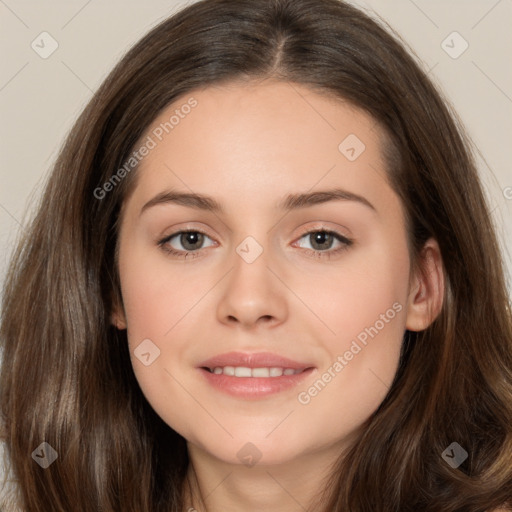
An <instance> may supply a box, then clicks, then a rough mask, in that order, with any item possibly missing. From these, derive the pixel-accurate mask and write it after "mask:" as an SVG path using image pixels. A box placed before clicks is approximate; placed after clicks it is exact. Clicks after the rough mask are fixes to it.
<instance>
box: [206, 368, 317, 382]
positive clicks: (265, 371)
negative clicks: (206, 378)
mask: <svg viewBox="0 0 512 512" xmlns="http://www.w3.org/2000/svg"><path fill="white" fill-rule="evenodd" d="M202 369H203V370H206V371H209V372H210V373H213V374H215V375H228V376H229V377H238V378H240V377H242V378H243V377H250V378H256V379H261V378H276V377H282V376H283V375H286V376H287V375H298V374H299V373H302V372H304V371H306V370H309V369H311V368H302V369H298V370H296V369H294V368H284V367H278V366H272V367H265V366H262V367H261V368H249V367H247V366H224V367H222V366H215V367H213V368H210V367H207V366H203V367H202Z"/></svg>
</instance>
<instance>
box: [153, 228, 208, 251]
mask: <svg viewBox="0 0 512 512" xmlns="http://www.w3.org/2000/svg"><path fill="white" fill-rule="evenodd" d="M205 238H208V239H210V240H211V238H210V237H209V236H208V235H206V233H203V232H202V231H197V230H192V229H188V230H182V231H177V232H176V233H172V234H171V235H168V236H166V237H165V238H163V239H162V240H160V241H159V242H158V245H159V246H160V247H161V248H162V249H163V250H164V251H165V252H167V253H169V254H172V255H173V256H177V257H178V258H187V257H188V256H189V255H191V254H193V253H194V252H198V251H199V249H202V248H203V243H204V241H205ZM174 239H175V240H174ZM210 245H213V244H210ZM180 246H181V247H180ZM193 257H194V258H195V257H196V256H195V255H193Z"/></svg>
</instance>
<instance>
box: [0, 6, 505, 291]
mask: <svg viewBox="0 0 512 512" xmlns="http://www.w3.org/2000/svg"><path fill="white" fill-rule="evenodd" d="M186 3H190V2H184V1H176V0H174V1H170V0H167V1H164V0H150V1H149V2H141V1H139V2H136V1H134V0H128V1H127V0H124V1H121V0H115V1H113V0H109V1H106V0H89V1H87V0H47V1H44V2H38V1H37V0H32V1H29V0H0V48H1V56H2V66H1V69H0V115H1V117H0V120H1V121H0V144H1V145H0V282H3V278H4V274H5V270H6V263H7V259H8V257H9V253H10V250H11V247H12V245H13V242H14V240H15V238H16V234H17V231H18V230H19V229H23V228H22V227H21V226H22V225H23V223H24V221H25V220H26V216H27V215H28V214H29V213H30V208H31V205H32V204H33V202H34V201H33V198H34V197H35V196H34V195H37V194H39V192H40V188H41V184H42V182H43V180H44V178H45V176H46V175H47V173H48V172H49V170H50V168H51V165H52V164H53V162H54V160H55V157H56V154H57V151H58V148H59V147H60V145H61V143H62V141H63V139H64V136H65V134H66V133H67V132H68V130H69V129H70V127H71V126H72V124H73V122H74V120H75V119H76V117H77V116H78V114H79V112H80V111H81V109H82V108H83V107H84V105H85V104H86V102H87V101H88V100H89V99H90V98H91V96H92V94H93V91H95V90H96V88H97V87H98V86H99V84H100V83H101V82H102V80H103V79H104V78H105V76H106V75H107V73H108V72H109V71H110V69H111V68H112V67H113V65H114V64H115V63H116V62H117V61H118V60H119V58H120V57H121V56H122V55H123V53H124V52H125V51H126V50H127V48H128V47H129V46H130V45H132V44H133V43H134V42H135V41H137V40H138V39H139V38H140V37H141V36H142V35H143V34H145V33H146V32H147V31H148V30H149V29H150V28H151V27H153V26H154V25H155V24H156V23H157V22H158V21H160V20H161V19H162V18H164V17H167V16H169V15H171V14H172V13H173V12H175V11H176V10H178V9H179V8H180V6H182V5H185V4H186ZM353 3H355V4H357V5H359V6H361V7H363V8H364V9H365V10H368V12H370V13H378V15H380V16H381V17H383V18H384V19H385V20H386V21H387V22H388V23H389V24H390V25H391V26H392V27H393V28H394V29H395V30H396V31H397V32H398V33H400V34H401V36H402V37H403V39H405V40H406V41H407V42H408V44H409V45H410V46H411V47H412V48H413V49H414V51H415V53H416V54H417V56H418V59H419V60H420V61H421V63H422V65H423V66H424V67H425V68H426V69H427V70H430V76H431V77H432V78H433V79H434V81H435V82H436V83H437V84H439V85H440V87H441V88H442V90H443V91H444V93H445V95H446V97H448V98H449V100H450V101H451V102H452V104H453V105H454V107H455V109H456V110H457V111H458V112H459V114H460V116H461V118H462V120H463V122H464V123H465V124H466V126H467V128H468V131H469V134H470V136H471V137H472V139H473V140H474V142H475V144H476V146H477V147H478V149H479V151H480V154H481V157H480V159H479V168H480V172H481V175H482V178H483V181H484V184H485V187H486V192H487V194H488V196H489V200H490V204H491V209H492V211H493V216H494V218H495V219H496V223H497V227H498V234H499V236H500V240H501V242H502V246H503V252H504V255H505V259H506V262H507V266H508V282H509V290H511V291H512V286H510V275H511V273H512V258H511V256H510V255H511V253H512V233H511V232H512V230H511V225H512V173H511V170H510V161H511V159H512V158H511V156H512V151H511V145H512V144H511V143H512V137H511V135H512V116H511V114H512V87H511V85H512V67H511V66H510V54H511V49H512V32H511V31H510V26H512V0H446V1H441V0H366V1H363V0H354V2H353ZM43 31H46V32H48V33H49V34H50V35H51V36H52V37H53V38H54V39H55V40H56V41H57V42H58V45H59V46H58V49H57V50H56V51H55V52H54V53H53V54H52V55H51V56H49V57H48V58H47V59H43V58H41V57H40V56H39V55H38V54H37V53H36V52H35V51H34V50H33V49H32V47H31V43H32V42H33V41H34V40H36V42H37V41H38V40H39V39H37V38H38V36H39V35H40V34H41V33H42V32H43ZM454 31H457V32H458V33H459V34H460V35H461V36H462V38H463V39H464V40H465V41H467V43H468V45H469V46H468V48H467V50H466V51H465V52H464V53H462V55H460V56H459V57H458V58H456V59H454V58H452V57H451V56H450V55H448V54H447V53H446V52H445V50H444V49H443V47H442V46H441V44H442V42H443V40H445V39H446V38H447V36H448V35H449V34H451V33H452V32H454ZM447 44H448V45H450V46H452V47H453V48H452V49H451V50H450V51H451V52H452V53H453V52H457V51H458V50H460V49H462V48H463V46H461V45H463V44H464V41H463V40H462V39H460V38H459V39H457V38H455V39H454V38H453V37H451V38H448V40H447ZM511 295H512V293H511Z"/></svg>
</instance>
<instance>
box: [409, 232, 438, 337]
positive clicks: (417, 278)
mask: <svg viewBox="0 0 512 512" xmlns="http://www.w3.org/2000/svg"><path fill="white" fill-rule="evenodd" d="M443 299H444V273H443V259H442V257H441V251H440V249H439V245H438V243H437V241H436V240H434V239H433V238H430V239H429V240H427V242H425V245H424V246H423V249H422V251H421V253H420V257H419V261H418V270H417V271H416V272H415V273H414V275H413V276H412V277H411V281H410V286H409V297H408V299H407V318H406V329H408V330H409V331H423V330H424V329H426V328H427V327H428V326H429V325H430V324H431V323H432V322H433V321H434V320H435V319H436V318H437V316H438V315H439V313H440V312H441V307H442V305H443Z"/></svg>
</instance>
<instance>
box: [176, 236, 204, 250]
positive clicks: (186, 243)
mask: <svg viewBox="0 0 512 512" xmlns="http://www.w3.org/2000/svg"><path fill="white" fill-rule="evenodd" d="M202 236H203V235H202V234H201V233H197V232H187V233H183V234H182V235H181V244H182V245H183V247H184V248H185V249H186V250H194V249H197V247H194V246H195V245H196V244H199V245H201V242H202ZM190 246H192V247H190Z"/></svg>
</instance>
